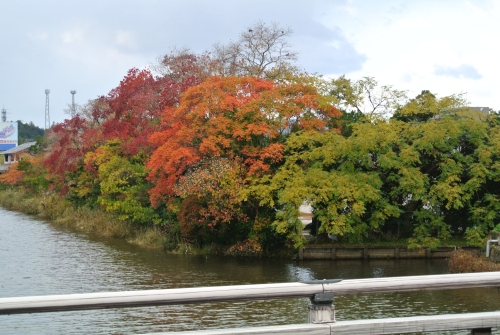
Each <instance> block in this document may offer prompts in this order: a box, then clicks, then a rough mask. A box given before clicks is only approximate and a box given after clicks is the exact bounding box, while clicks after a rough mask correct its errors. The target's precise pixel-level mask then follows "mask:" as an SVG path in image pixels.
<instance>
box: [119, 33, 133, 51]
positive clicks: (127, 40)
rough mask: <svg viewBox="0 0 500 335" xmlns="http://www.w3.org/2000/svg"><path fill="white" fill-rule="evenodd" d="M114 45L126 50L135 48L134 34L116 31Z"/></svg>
mask: <svg viewBox="0 0 500 335" xmlns="http://www.w3.org/2000/svg"><path fill="white" fill-rule="evenodd" d="M115 43H116V44H117V45H119V46H123V47H127V48H135V47H136V46H137V43H136V41H135V37H134V34H133V33H131V32H128V31H118V32H117V33H116V36H115Z"/></svg>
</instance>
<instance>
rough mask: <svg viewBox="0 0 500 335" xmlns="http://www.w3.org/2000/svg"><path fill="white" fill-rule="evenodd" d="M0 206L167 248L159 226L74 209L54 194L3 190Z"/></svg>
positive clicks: (60, 224)
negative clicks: (136, 224) (142, 225)
mask: <svg viewBox="0 0 500 335" xmlns="http://www.w3.org/2000/svg"><path fill="white" fill-rule="evenodd" d="M0 207H3V208H5V209H7V210H11V211H15V212H20V213H23V214H27V215H31V216H34V217H36V218H37V219H41V220H44V221H46V222H49V223H50V224H54V225H56V226H58V227H65V228H69V229H75V230H77V231H80V232H84V233H88V234H92V235H96V236H100V237H106V238H121V239H124V240H126V241H127V242H129V243H131V244H134V245H137V246H140V247H144V248H149V249H161V248H164V236H163V234H162V233H161V231H160V229H159V228H157V227H137V226H134V225H132V224H131V223H129V222H126V221H122V220H119V219H118V218H116V216H114V215H112V214H110V213H106V212H103V211H100V210H96V209H90V208H86V207H80V208H75V207H74V206H72V205H71V204H70V203H68V202H67V201H66V200H64V199H63V198H62V197H60V196H57V195H55V194H48V193H46V194H40V195H33V194H26V192H24V191H22V190H16V189H6V190H0Z"/></svg>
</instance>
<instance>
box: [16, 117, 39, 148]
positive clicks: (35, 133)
mask: <svg viewBox="0 0 500 335" xmlns="http://www.w3.org/2000/svg"><path fill="white" fill-rule="evenodd" d="M17 124H18V132H19V139H18V140H19V144H23V143H26V142H31V141H36V139H37V138H38V137H43V135H44V134H45V130H43V129H42V128H39V127H37V126H35V125H34V124H33V122H29V123H23V122H22V121H17Z"/></svg>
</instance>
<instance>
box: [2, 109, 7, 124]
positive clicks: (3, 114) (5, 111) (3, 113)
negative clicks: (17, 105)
mask: <svg viewBox="0 0 500 335" xmlns="http://www.w3.org/2000/svg"><path fill="white" fill-rule="evenodd" d="M2 122H7V110H6V109H5V108H2Z"/></svg>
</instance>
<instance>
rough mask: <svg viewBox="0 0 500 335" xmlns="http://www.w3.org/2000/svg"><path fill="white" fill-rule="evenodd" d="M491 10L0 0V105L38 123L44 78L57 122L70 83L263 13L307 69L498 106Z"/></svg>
mask: <svg viewBox="0 0 500 335" xmlns="http://www.w3.org/2000/svg"><path fill="white" fill-rule="evenodd" d="M499 18H500V2H499V1H489V0H470V1H463V0H453V1H451V0H448V1H432V0H419V1H411V2H410V1H392V0H380V1H370V0H364V1H356V0H350V1H349V0H308V1H297V0H275V1H272V0H267V1H261V0H252V1H238V0H206V1H202V0H162V1H161V0H141V1H132V0H120V1H118V0H100V1H89V0H86V1H83V0H71V1H69V0H65V1H57V0H44V1H35V0H33V1H27V0H16V1H11V0H0V108H2V107H4V108H6V109H7V112H8V120H9V121H11V120H22V121H23V122H29V121H33V122H34V123H35V124H36V125H38V126H40V127H43V126H44V122H45V117H44V111H45V93H44V91H45V89H47V88H48V89H50V116H51V121H53V122H61V121H63V120H64V119H65V118H67V117H68V116H67V115H66V114H64V112H63V110H64V109H65V108H67V105H68V104H69V103H70V102H71V94H70V90H73V89H74V90H76V91H77V93H76V95H75V100H76V103H78V104H84V103H85V102H87V101H88V100H89V99H94V98H96V97H98V96H100V95H106V94H107V93H108V92H109V91H110V90H111V89H112V88H114V87H116V86H117V85H118V84H119V82H120V80H121V79H122V78H123V77H124V76H125V74H126V73H127V70H128V69H130V68H133V67H137V68H144V67H146V66H150V65H151V64H153V63H154V62H155V60H156V59H157V58H158V57H160V56H161V55H164V54H165V53H167V52H168V51H169V50H170V49H171V48H173V47H189V48H191V49H192V50H193V51H195V52H202V51H204V50H207V49H210V48H211V46H212V45H213V44H214V43H217V42H220V43H227V42H229V41H230V40H231V39H232V40H235V39H237V38H238V35H239V33H240V32H241V31H242V30H244V29H246V28H247V27H248V26H251V25H252V24H254V23H255V22H257V21H258V20H261V21H264V22H278V23H279V24H281V25H283V26H285V27H290V28H292V29H293V31H294V33H293V35H292V37H291V39H290V42H291V43H292V44H293V46H294V49H295V50H296V51H298V52H299V59H298V65H299V66H301V67H302V68H304V69H305V70H307V71H308V72H317V73H320V74H323V75H327V76H339V75H342V74H345V75H346V76H347V77H348V78H353V79H359V78H361V77H363V76H373V77H375V78H376V79H377V80H378V81H379V82H380V83H381V84H384V85H393V86H394V87H395V88H397V89H401V90H408V91H409V94H410V96H415V95H416V94H418V93H419V92H420V91H421V90H423V89H428V90H430V91H431V92H433V93H436V94H438V96H444V95H448V94H453V93H467V98H468V100H469V101H470V102H471V105H473V106H488V107H491V108H493V109H495V110H498V109H500V97H499V94H498V93H497V91H498V78H500V62H499V60H498V56H497V55H496V53H497V47H496V45H497V44H498V34H499V32H500V20H499Z"/></svg>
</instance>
